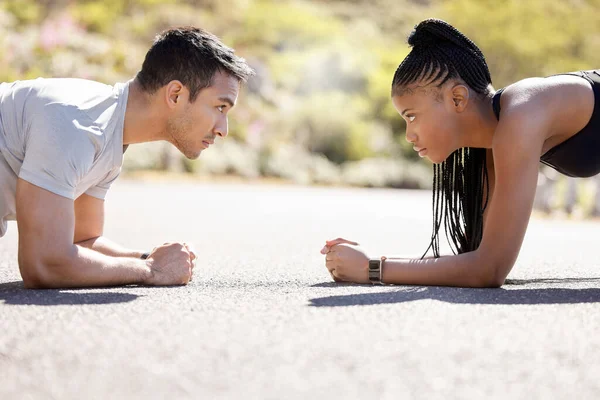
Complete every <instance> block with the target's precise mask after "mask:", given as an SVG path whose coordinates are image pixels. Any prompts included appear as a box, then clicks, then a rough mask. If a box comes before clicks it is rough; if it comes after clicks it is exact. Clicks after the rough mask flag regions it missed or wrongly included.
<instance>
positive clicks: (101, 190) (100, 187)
mask: <svg viewBox="0 0 600 400" xmlns="http://www.w3.org/2000/svg"><path fill="white" fill-rule="evenodd" d="M120 173H121V168H115V169H113V170H112V171H111V172H110V173H109V174H108V175H107V176H106V178H104V179H103V180H102V182H100V183H98V184H97V185H95V186H92V187H91V188H89V189H88V190H87V191H86V192H85V194H87V195H88V196H92V197H95V198H97V199H100V200H104V199H105V198H106V193H107V192H108V189H110V185H112V183H113V182H114V181H115V180H116V179H117V178H118V177H119V174H120Z"/></svg>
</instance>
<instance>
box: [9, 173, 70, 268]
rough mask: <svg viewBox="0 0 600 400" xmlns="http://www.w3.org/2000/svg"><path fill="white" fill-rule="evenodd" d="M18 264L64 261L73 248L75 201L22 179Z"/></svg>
mask: <svg viewBox="0 0 600 400" xmlns="http://www.w3.org/2000/svg"><path fill="white" fill-rule="evenodd" d="M16 208H17V225H18V229H19V261H26V262H38V261H40V260H48V259H50V260H53V259H60V257H63V256H64V255H65V254H66V253H67V252H68V251H69V249H70V248H72V246H73V232H74V226H75V215H74V211H73V201H72V200H71V199H69V198H66V197H62V196H59V195H57V194H54V193H52V192H49V191H47V190H45V189H42V188H40V187H38V186H35V185H33V184H31V183H29V182H27V181H25V180H23V179H19V180H18V181H17V196H16Z"/></svg>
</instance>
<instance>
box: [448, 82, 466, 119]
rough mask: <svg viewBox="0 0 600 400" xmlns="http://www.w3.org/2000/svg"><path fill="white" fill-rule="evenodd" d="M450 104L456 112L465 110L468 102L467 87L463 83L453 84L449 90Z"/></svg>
mask: <svg viewBox="0 0 600 400" xmlns="http://www.w3.org/2000/svg"><path fill="white" fill-rule="evenodd" d="M451 95H452V96H451V97H452V106H453V108H454V110H455V111H456V112H458V113H461V112H463V111H465V109H466V108H467V104H468V103H469V95H470V92H469V88H468V87H466V86H465V85H455V86H454V87H452V90H451Z"/></svg>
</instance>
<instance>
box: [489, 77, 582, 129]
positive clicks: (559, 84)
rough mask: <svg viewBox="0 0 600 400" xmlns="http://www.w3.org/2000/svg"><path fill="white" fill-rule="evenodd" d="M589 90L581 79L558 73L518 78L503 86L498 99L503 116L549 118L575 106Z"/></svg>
mask: <svg viewBox="0 0 600 400" xmlns="http://www.w3.org/2000/svg"><path fill="white" fill-rule="evenodd" d="M589 91H590V84H589V83H588V82H587V81H586V80H585V79H583V78H582V77H580V76H575V75H568V74H561V75H553V76H549V77H533V78H525V79H521V80H519V81H517V82H515V83H513V84H511V85H508V86H506V87H505V88H504V89H503V91H502V96H501V98H500V107H501V109H502V111H503V114H512V115H514V116H525V115H528V114H530V113H532V112H535V113H536V114H537V116H538V117H542V116H544V115H545V116H547V117H549V118H552V117H554V116H556V115H557V113H556V112H557V111H560V110H561V109H563V110H564V108H565V105H567V104H573V103H574V102H575V103H577V102H578V101H579V100H580V99H581V98H582V96H583V97H585V95H586V94H587V92H589Z"/></svg>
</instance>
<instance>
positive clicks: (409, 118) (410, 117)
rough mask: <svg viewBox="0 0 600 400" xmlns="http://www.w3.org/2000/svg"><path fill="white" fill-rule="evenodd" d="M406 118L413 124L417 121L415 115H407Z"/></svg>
mask: <svg viewBox="0 0 600 400" xmlns="http://www.w3.org/2000/svg"><path fill="white" fill-rule="evenodd" d="M406 118H407V119H408V122H413V121H414V120H415V116H414V115H407V116H406Z"/></svg>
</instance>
